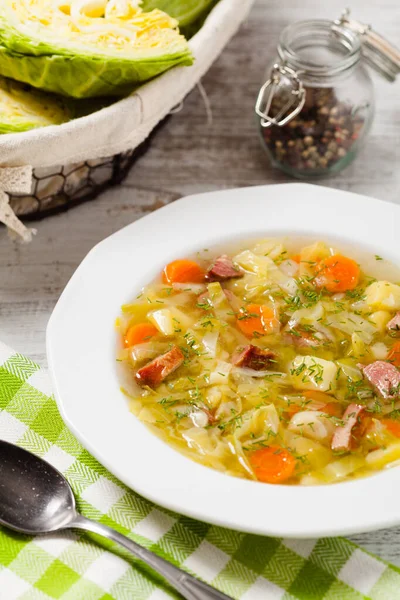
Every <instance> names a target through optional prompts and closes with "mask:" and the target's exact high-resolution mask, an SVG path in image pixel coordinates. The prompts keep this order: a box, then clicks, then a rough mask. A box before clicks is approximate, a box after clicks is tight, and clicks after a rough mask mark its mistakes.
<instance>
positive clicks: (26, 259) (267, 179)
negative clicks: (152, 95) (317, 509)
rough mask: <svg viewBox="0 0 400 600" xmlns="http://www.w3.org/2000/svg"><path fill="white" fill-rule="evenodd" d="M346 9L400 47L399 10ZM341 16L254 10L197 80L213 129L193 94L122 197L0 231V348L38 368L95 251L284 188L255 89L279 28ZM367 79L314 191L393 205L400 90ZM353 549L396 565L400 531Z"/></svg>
mask: <svg viewBox="0 0 400 600" xmlns="http://www.w3.org/2000/svg"><path fill="white" fill-rule="evenodd" d="M351 5H352V10H353V15H354V16H355V17H356V18H359V19H362V20H363V21H365V22H369V23H373V24H374V26H375V27H376V29H377V30H378V31H379V32H381V33H383V34H384V35H386V36H387V37H388V38H389V39H391V40H392V41H394V42H396V41H397V40H398V39H399V34H400V7H399V4H398V0H381V1H380V2H379V3H378V2H373V3H372V2H371V3H365V1H364V0H353V1H352V3H351ZM341 9H342V6H341V5H340V4H339V5H338V3H337V2H335V0H325V2H323V3H320V2H317V1H316V0H302V1H301V2H298V0H286V1H285V2H282V0H258V2H256V5H255V7H254V9H253V11H252V13H251V15H250V18H249V20H248V22H247V23H246V24H245V25H244V26H243V27H242V29H241V31H240V32H239V34H238V35H237V36H236V37H235V39H234V40H233V41H232V42H231V43H230V45H229V46H228V48H227V49H226V50H225V52H224V54H223V55H222V56H221V58H220V59H219V60H218V61H217V63H216V64H215V65H214V66H213V68H212V69H211V70H210V72H209V73H208V75H207V76H206V77H205V78H204V80H203V85H204V88H205V90H206V92H207V95H208V97H209V99H210V102H211V106H212V112H213V125H212V126H208V125H207V121H206V114H205V109H204V104H203V102H202V99H201V97H200V94H199V92H198V91H197V90H195V91H194V92H193V93H192V94H191V95H190V97H189V98H188V99H187V100H186V102H185V104H184V108H183V110H182V111H181V112H180V113H178V114H176V115H174V116H173V117H172V118H171V119H170V121H169V122H168V123H167V124H166V126H165V127H164V128H163V129H162V130H161V131H160V132H159V133H158V134H157V137H156V138H155V140H154V141H153V144H152V147H151V149H150V151H149V152H148V153H147V154H146V155H145V156H144V157H143V158H142V159H141V160H140V161H139V162H138V163H137V164H136V165H135V167H134V168H133V169H132V171H131V173H130V175H129V177H128V179H127V180H126V181H125V183H124V184H123V185H122V186H121V187H119V188H116V189H112V190H110V191H108V192H106V193H105V194H103V196H102V197H101V198H100V199H98V200H96V201H94V202H90V203H88V204H86V205H83V206H81V207H79V208H75V209H74V210H72V211H71V212H69V213H64V214H61V215H60V216H56V217H52V218H49V219H47V220H46V221H43V222H41V223H39V224H38V229H39V233H38V235H37V237H36V238H35V240H34V242H33V243H32V244H31V245H29V246H20V245H13V244H12V243H11V242H10V241H9V239H8V238H7V236H6V234H5V231H4V230H1V231H0V280H1V286H0V339H1V340H2V341H3V342H5V343H7V344H9V345H10V346H12V347H13V348H15V349H18V350H19V351H20V352H23V353H26V354H28V355H30V356H31V357H32V358H33V359H35V360H37V361H38V362H39V363H41V364H42V365H45V364H46V357H45V328H46V323H47V320H48V318H49V315H50V313H51V310H52V308H53V306H54V305H55V303H56V301H57V298H58V297H59V295H60V293H61V291H62V289H63V288H64V286H65V284H66V283H67V281H68V279H69V278H70V276H71V275H72V273H73V272H74V270H75V268H76V267H77V266H78V264H79V263H80V261H81V260H82V258H83V257H84V256H85V254H86V253H87V252H88V251H89V250H90V248H91V247H92V246H93V245H94V244H96V243H97V242H98V241H100V240H101V239H103V238H104V237H106V236H108V235H109V234H111V233H113V232H114V231H116V230H118V229H119V228H121V227H122V226H124V225H126V224H128V223H130V222H132V221H134V220H135V219H138V218H140V217H142V216H143V215H146V214H147V213H149V212H150V211H153V210H155V209H157V208H158V207H160V206H162V205H163V204H165V203H167V202H170V201H172V200H175V199H177V198H179V197H181V196H183V195H187V194H190V193H194V192H200V191H208V190H213V189H222V188H229V187H235V186H246V185H259V184H266V183H277V182H284V181H288V179H287V177H286V176H284V175H283V174H281V173H280V172H277V171H274V170H272V169H271V167H270V166H269V165H268V163H267V161H266V158H265V156H264V154H263V152H262V151H261V149H260V146H259V141H258V138H257V132H256V130H255V119H254V114H253V107H254V102H255V97H256V94H257V91H258V87H259V85H260V82H261V80H262V78H263V74H264V71H265V68H266V65H267V64H268V62H269V61H270V60H271V58H272V57H273V55H274V52H275V48H276V44H277V41H278V36H279V33H280V31H281V30H282V28H283V27H284V26H285V25H286V24H288V23H289V22H291V21H294V20H301V19H307V18H314V17H321V18H328V19H330V18H335V17H337V16H338V13H339V12H340V11H341ZM374 79H375V84H376V92H377V114H376V118H375V122H374V125H373V129H372V132H371V135H370V138H369V141H368V145H367V146H366V147H365V149H364V150H363V151H362V153H361V155H360V156H359V157H358V159H357V160H356V162H355V163H353V165H351V166H350V167H349V168H348V169H347V170H346V171H345V172H343V173H342V174H340V175H339V176H337V177H335V178H333V179H329V180H325V181H323V182H322V183H321V185H327V186H330V187H335V188H340V189H346V190H351V191H354V192H359V193H363V194H369V195H371V196H375V197H377V198H381V199H383V200H388V201H391V202H399V201H400V200H399V192H400V168H399V167H400V145H399V142H398V140H399V136H400V111H399V105H400V102H399V100H400V81H399V82H398V84H397V85H396V84H388V83H386V82H385V81H383V80H382V79H380V78H379V76H375V77H374ZM206 218H207V215H205V219H206ZM399 501H400V499H399ZM349 505H351V499H349ZM353 510H356V507H353ZM376 510H379V505H377V507H376ZM327 518H328V516H327ZM352 539H353V540H354V541H356V542H357V543H359V544H362V545H363V546H364V547H365V548H367V549H368V550H370V551H371V552H374V553H376V554H379V555H380V556H381V557H383V558H385V559H387V560H390V561H392V562H394V563H396V564H398V565H400V528H396V529H391V530H385V531H381V532H376V533H370V534H364V535H358V536H354V537H353V538H352ZM388 600H389V599H388Z"/></svg>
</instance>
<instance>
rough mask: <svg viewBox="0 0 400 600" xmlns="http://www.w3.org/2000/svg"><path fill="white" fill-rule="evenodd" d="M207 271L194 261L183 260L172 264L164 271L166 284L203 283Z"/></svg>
mask: <svg viewBox="0 0 400 600" xmlns="http://www.w3.org/2000/svg"><path fill="white" fill-rule="evenodd" d="M204 275H205V271H204V269H202V268H201V267H200V265H198V264H197V263H196V262H194V261H193V260H187V259H186V258H182V259H179V260H174V261H172V262H170V263H169V264H168V265H167V266H166V267H165V269H164V271H163V282H164V283H170V284H171V283H202V282H203V281H204Z"/></svg>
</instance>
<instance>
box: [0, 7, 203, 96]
mask: <svg viewBox="0 0 400 600" xmlns="http://www.w3.org/2000/svg"><path fill="white" fill-rule="evenodd" d="M161 2H162V0H160V3H161ZM177 27H178V21H177V20H176V19H174V18H172V17H170V16H169V15H167V14H166V13H164V12H162V11H161V10H158V9H155V10H152V11H151V12H144V11H143V10H142V9H141V8H139V7H138V2H137V1H136V0H17V1H15V2H1V3H0V75H3V76H5V77H9V78H12V79H15V80H17V81H21V82H24V83H28V84H30V85H32V86H33V87H36V88H40V89H42V90H45V91H49V92H55V93H58V94H61V95H64V96H71V97H74V98H90V97H95V96H118V95H125V94H128V93H130V92H131V91H132V90H133V89H134V87H136V86H137V85H139V84H141V83H143V82H145V81H148V80H149V79H152V78H153V77H156V76H157V75H159V74H161V73H163V72H164V71H166V70H168V69H170V68H171V67H174V66H176V65H190V64H191V63H192V62H193V59H192V55H191V52H190V49H189V46H188V44H187V41H186V39H185V38H184V37H183V36H182V35H181V34H180V33H179V31H178V29H177Z"/></svg>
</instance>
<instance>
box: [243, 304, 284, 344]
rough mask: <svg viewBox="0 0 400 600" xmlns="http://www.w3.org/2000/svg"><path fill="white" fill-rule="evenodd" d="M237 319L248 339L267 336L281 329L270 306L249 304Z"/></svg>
mask: <svg viewBox="0 0 400 600" xmlns="http://www.w3.org/2000/svg"><path fill="white" fill-rule="evenodd" d="M241 312H242V314H241V315H240V316H239V317H238V318H237V324H238V327H239V329H240V330H241V331H243V333H244V334H245V335H247V336H248V337H254V336H257V335H266V334H267V333H271V332H272V331H274V330H276V329H277V328H278V327H279V321H278V319H277V318H276V317H275V314H274V311H273V310H272V309H271V308H269V306H264V305H262V304H248V305H247V306H246V309H245V310H242V311H241Z"/></svg>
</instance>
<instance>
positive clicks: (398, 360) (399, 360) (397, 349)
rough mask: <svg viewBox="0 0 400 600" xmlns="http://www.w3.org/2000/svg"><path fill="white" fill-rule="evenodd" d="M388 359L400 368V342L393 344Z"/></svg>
mask: <svg viewBox="0 0 400 600" xmlns="http://www.w3.org/2000/svg"><path fill="white" fill-rule="evenodd" d="M387 359H388V361H389V362H391V363H392V365H394V366H395V367H398V368H399V369H400V342H396V343H395V344H393V346H392V347H391V349H390V352H389V354H388V357H387Z"/></svg>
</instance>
